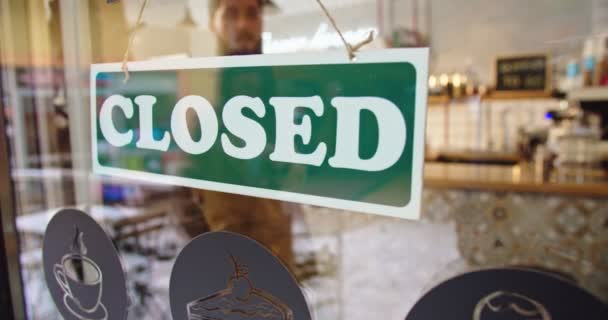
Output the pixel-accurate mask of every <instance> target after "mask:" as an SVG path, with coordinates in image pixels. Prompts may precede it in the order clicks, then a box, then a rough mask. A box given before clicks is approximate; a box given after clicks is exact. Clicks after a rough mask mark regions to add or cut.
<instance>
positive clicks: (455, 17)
mask: <svg viewBox="0 0 608 320" xmlns="http://www.w3.org/2000/svg"><path fill="white" fill-rule="evenodd" d="M323 2H324V3H325V4H326V6H327V9H328V10H329V12H330V13H331V14H332V16H333V18H334V19H335V22H336V23H337V25H338V26H339V28H340V29H341V31H342V34H343V35H344V37H345V39H346V40H347V41H348V42H349V43H352V44H355V43H357V42H359V41H361V40H363V39H365V38H366V37H367V36H368V34H369V32H370V31H372V32H373V33H374V35H375V38H374V41H372V42H371V43H369V44H366V45H365V46H363V47H362V48H361V50H381V49H385V48H393V47H399V48H401V47H430V49H431V57H430V60H431V63H430V66H429V74H430V77H429V79H428V85H429V103H428V112H427V135H426V154H425V156H426V165H425V169H424V175H425V187H424V192H423V200H422V202H423V208H422V219H421V220H420V221H410V220H403V219H396V218H388V217H382V216H376V215H368V214H363V213H358V212H349V211H344V210H334V209H327V208H322V207H316V206H311V205H302V204H296V203H287V202H279V201H274V200H267V199H261V198H252V197H246V196H239V195H229V194H222V193H217V192H211V191H205V190H195V189H190V188H185V187H178V186H171V185H167V184H157V183H153V182H147V181H145V180H141V179H136V177H134V176H124V177H110V176H105V175H97V174H93V172H92V169H91V163H92V161H93V159H92V151H91V150H92V146H91V141H92V139H91V137H90V134H91V115H90V107H91V106H90V103H91V102H90V101H91V96H90V91H89V88H90V85H91V83H90V74H89V72H90V68H91V67H90V66H91V64H97V63H110V62H121V61H123V57H124V56H125V55H126V56H127V58H128V60H129V61H143V60H152V61H157V62H159V63H165V62H166V63H167V64H169V63H170V62H171V61H173V60H175V59H186V58H189V57H205V56H215V55H228V54H231V55H236V54H243V53H263V54H264V55H265V57H268V59H273V54H290V53H299V52H316V53H317V54H319V55H320V56H321V55H323V54H324V53H325V52H327V51H328V50H340V51H343V52H344V54H345V55H346V50H345V49H344V43H343V42H342V38H341V37H340V35H339V34H338V33H337V32H336V31H335V30H334V26H333V25H332V23H331V21H330V20H328V19H327V17H326V16H325V15H324V13H323V11H321V10H320V9H319V6H318V4H317V2H316V1H314V0H310V1H292V0H274V1H266V0H265V1H261V3H264V8H263V9H261V11H258V10H260V9H259V8H258V3H259V2H258V1H257V0H247V1H245V0H238V1H236V0H220V1H218V3H219V6H220V7H219V9H217V8H216V9H209V6H208V5H209V2H208V1H198V0H150V1H147V2H146V3H147V5H146V7H145V8H143V15H142V18H141V21H139V23H138V16H139V14H140V10H142V4H143V3H144V1H136V0H122V1H103V0H83V1H67V0H66V1H63V0H62V1H52V0H0V9H1V10H0V70H1V73H2V74H1V75H2V82H1V83H2V88H1V89H2V92H3V95H2V97H3V98H4V100H3V101H2V102H1V105H2V109H3V110H2V112H4V114H5V116H6V118H7V128H6V132H2V133H0V138H2V139H6V140H7V141H8V142H9V144H10V168H11V179H12V181H13V186H14V190H15V193H16V206H17V208H16V214H15V221H16V226H17V232H18V235H19V243H20V261H21V271H20V272H21V276H22V278H23V289H24V300H25V301H24V303H25V306H26V310H27V316H28V319H55V318H58V317H59V315H58V313H57V309H56V307H55V306H54V303H53V301H52V299H51V297H50V296H49V293H48V290H47V288H46V283H45V280H44V273H43V270H42V254H41V250H42V241H43V237H44V232H45V230H46V225H47V224H48V221H49V220H50V219H51V218H52V217H53V215H54V213H56V212H57V210H59V209H61V208H66V207H76V208H80V209H82V210H84V211H85V212H87V213H88V214H90V215H91V216H92V217H94V218H95V219H96V220H97V221H98V222H99V223H100V224H101V225H102V226H103V227H104V228H105V230H106V232H107V233H108V235H109V236H110V237H111V239H112V241H113V242H114V244H115V245H116V248H117V250H118V252H119V254H120V257H121V259H122V262H123V264H124V270H125V273H126V278H127V288H128V290H129V292H128V294H129V297H130V301H131V303H132V307H131V309H130V313H129V319H159V320H160V319H171V312H170V306H169V278H170V273H171V269H172V266H173V264H174V262H175V259H176V256H177V255H178V253H179V252H180V251H181V249H182V248H183V247H184V246H185V245H186V244H187V243H188V242H189V241H190V240H191V239H193V238H194V237H196V236H198V235H200V234H203V233H206V232H210V231H219V230H231V231H235V232H238V233H241V234H244V235H247V236H250V237H252V238H254V239H256V240H258V241H259V242H261V243H262V244H263V245H264V246H266V247H268V248H269V249H270V250H271V251H272V252H273V253H274V254H275V255H276V256H277V257H279V258H280V259H281V260H282V262H283V263H284V264H285V265H286V266H287V267H288V268H289V270H290V271H291V272H292V273H293V274H294V276H295V278H296V279H297V281H298V284H299V285H300V287H301V288H302V290H303V292H304V294H305V297H306V299H307V302H308V303H309V305H310V308H311V312H312V313H313V314H314V319H349V320H353V319H370V318H371V319H404V318H405V317H406V315H407V314H408V312H409V311H410V310H411V309H412V307H413V306H414V304H415V303H416V302H417V301H419V300H420V298H421V297H422V296H423V295H424V293H426V292H427V291H428V290H430V289H431V288H433V287H435V286H436V285H438V284H439V283H441V282H442V281H443V280H445V279H448V278H450V277H452V276H454V275H457V274H461V273H463V272H468V271H472V270H477V269H483V268H494V267H501V268H502V267H525V268H534V269H535V270H543V271H544V272H550V273H552V274H557V275H560V276H563V277H564V278H567V279H568V281H572V282H574V283H576V284H577V285H580V286H581V287H582V288H584V290H586V291H587V292H590V293H592V294H593V295H595V296H596V297H599V298H600V299H601V300H602V301H604V302H606V301H608V276H607V274H608V272H607V270H608V251H607V248H608V191H607V190H608V187H607V186H608V184H607V182H608V180H607V179H608V178H607V176H608V175H607V171H606V168H607V166H606V160H607V159H608V152H607V149H608V148H607V147H606V143H607V142H606V138H607V137H608V134H607V132H608V131H607V130H606V128H607V123H608V121H607V120H606V114H607V112H606V110H608V108H606V104H607V103H608V102H607V101H608V89H607V88H608V48H607V47H606V46H607V44H608V42H607V40H606V39H607V38H606V37H607V34H608V24H607V23H606V21H607V17H608V14H607V13H606V12H608V2H607V1H605V0H584V1H528V0H513V1H508V2H504V3H498V2H495V1H483V0H475V1H465V0H452V1H447V0H340V1H338V0H331V1H330V0H326V1H323ZM250 6H253V7H254V8H253V9H251V8H250ZM233 7H234V8H233ZM131 34H133V38H132V39H130V35H131ZM129 44H131V45H130V48H129V50H128V51H127V47H128V45H129ZM535 66H536V67H535ZM385 67H386V72H387V73H391V72H392V73H394V74H395V76H397V75H401V74H402V73H406V72H407V70H403V69H402V68H401V66H393V65H387V66H385ZM332 70H333V72H334V73H335V75H336V77H337V78H345V79H350V80H349V81H351V82H352V83H353V86H358V87H360V88H362V89H361V90H363V89H365V88H366V86H367V84H368V83H370V82H372V81H373V77H374V74H373V73H371V72H370V71H368V70H365V66H364V65H362V66H361V70H362V71H361V72H363V73H364V76H362V77H358V76H357V75H356V74H355V73H349V71H348V70H346V71H345V69H342V68H341V67H340V66H335V67H334V69H332ZM499 71H500V72H499ZM227 72H228V73H229V74H221V73H220V72H218V71H213V70H212V71H209V70H207V71H204V72H203V71H197V72H185V71H182V72H175V73H173V74H168V73H162V74H161V73H158V74H155V73H154V72H146V74H145V75H142V72H131V73H130V79H129V82H127V84H124V83H123V80H124V74H123V73H105V74H101V75H100V76H98V77H97V78H96V79H95V81H96V84H97V85H98V86H102V85H103V86H106V87H107V88H108V89H112V92H113V93H117V92H120V93H122V94H124V95H125V96H128V97H130V98H134V97H136V96H138V95H142V94H147V93H148V94H149V93H152V94H153V95H154V96H156V97H157V99H158V101H157V104H159V105H163V106H165V105H171V106H173V105H174V104H175V103H176V101H177V100H178V99H179V98H180V97H182V96H184V95H186V94H201V95H203V94H204V95H206V96H209V97H210V100H211V101H212V104H213V105H214V106H222V105H224V104H225V102H226V100H227V97H229V96H232V95H233V94H234V93H233V92H231V91H230V90H228V89H226V90H227V91H225V92H224V91H222V88H220V87H221V84H222V82H223V78H229V79H232V80H234V82H235V83H231V84H230V85H229V86H228V85H226V87H229V88H232V89H235V90H239V92H241V93H242V94H247V93H249V94H250V95H252V96H264V92H263V88H258V87H256V84H258V83H262V82H264V83H267V82H268V81H272V82H273V83H274V85H273V88H275V89H276V90H277V91H279V92H281V93H283V94H284V95H286V96H289V95H294V92H295V94H297V95H300V96H311V95H314V93H315V92H317V91H324V92H331V91H332V90H337V89H336V88H334V87H332V83H331V81H330V80H331V79H329V80H328V81H327V82H326V83H321V84H319V83H314V81H308V80H307V77H308V76H310V74H312V73H314V72H315V70H314V68H305V67H300V66H294V67H293V69H292V70H291V71H290V72H289V73H288V74H282V75H273V76H269V77H267V78H264V79H257V78H255V77H254V78H253V79H252V78H250V77H248V69H247V68H242V69H239V68H235V69H232V70H229V71H227ZM268 72H269V73H272V70H270V71H268ZM501 72H502V73H501ZM230 73H231V74H230ZM499 75H500V77H499ZM425 81H426V79H425ZM214 85H215V86H216V88H215V90H212V89H209V88H212V87H214ZM380 89H381V90H386V91H387V92H399V93H402V91H398V90H396V89H395V88H393V87H391V86H389V85H387V86H385V87H384V88H380ZM501 89H502V90H501ZM205 90H210V91H211V92H204V91H205ZM348 94H349V95H352V96H356V95H357V94H358V92H349V93H348ZM107 97H108V95H107V94H105V93H104V92H101V93H99V94H98V96H97V97H93V98H96V99H97V101H98V104H99V103H101V102H103V101H104V100H105V99H106V98H107ZM267 98H268V97H265V98H264V100H265V101H267V100H268V99H267ZM396 99H404V100H408V99H413V97H410V96H408V95H406V94H405V95H404V96H399V97H397V98H396ZM408 101H409V100H408ZM158 110H161V111H163V110H164V111H163V112H162V113H157V114H154V115H153V120H154V123H155V125H156V126H157V127H158V128H159V129H170V122H169V121H170V120H169V117H170V115H169V114H167V110H171V108H158ZM218 110H219V109H218ZM115 116H116V115H115ZM248 116H250V117H253V118H254V117H255V114H253V113H252V114H249V115H248ZM300 116H302V115H300ZM368 116H369V115H368ZM116 117H118V116H116ZM138 117H139V114H137V116H136V117H134V118H133V120H132V121H131V122H133V123H131V122H129V121H124V122H123V123H122V124H121V126H122V127H121V128H122V129H130V128H133V127H134V126H135V125H136V124H134V122H135V121H137V119H138ZM299 120H300V119H298V121H299ZM316 125H317V123H315V126H316ZM319 125H323V124H322V123H319ZM199 127H200V126H199ZM199 127H197V125H196V123H194V124H193V125H192V133H193V135H194V136H195V135H196V134H199V132H198V131H200V128H199ZM365 127H366V128H369V129H370V131H374V130H372V129H375V127H374V125H373V121H367V122H366V123H365ZM372 127H373V128H372ZM326 129H327V131H326V132H324V133H323V134H332V132H330V131H331V130H330V129H331V128H326ZM154 134H155V136H154V137H155V138H156V139H160V138H161V137H162V136H161V134H162V132H161V131H158V132H155V133H154ZM271 136H272V137H274V136H275V133H271ZM363 138H365V139H368V140H369V141H375V139H376V138H377V137H375V136H374V134H367V135H364V136H363ZM365 139H363V140H365ZM299 142H300V141H297V142H296V143H299ZM126 149H127V150H126V151H125V149H120V150H118V149H117V148H113V147H112V146H110V145H107V144H106V145H105V146H104V145H103V144H100V150H99V151H100V153H99V159H98V160H100V161H102V162H103V163H106V164H112V165H113V166H117V167H121V168H125V169H131V170H135V171H142V172H154V173H172V174H176V173H180V174H182V175H187V176H190V177H191V176H194V177H195V178H201V179H202V178H204V179H209V180H214V179H215V180H217V179H220V178H221V179H233V180H234V181H238V183H240V184H245V185H251V186H263V187H265V188H270V189H272V188H273V187H276V186H272V185H271V183H270V182H268V181H269V180H268V177H267V176H265V174H266V173H261V172H269V171H270V172H281V170H284V171H289V172H290V175H289V176H288V179H286V180H285V181H283V183H284V185H283V186H287V187H289V188H291V189H293V190H298V191H301V192H306V193H308V194H312V195H325V194H327V193H332V194H334V195H336V196H344V195H351V194H356V193H361V192H365V190H367V189H369V188H372V187H373V183H370V180H365V178H366V177H364V176H361V177H355V178H353V182H352V184H351V185H350V187H349V188H343V189H337V188H333V187H332V186H331V185H324V184H323V183H322V182H323V180H324V179H325V178H335V177H329V176H326V175H324V174H323V172H322V170H317V171H315V169H310V170H309V169H306V170H301V171H298V170H296V169H297V168H296V169H293V168H285V167H280V166H277V167H274V168H271V170H270V169H269V171H268V170H266V171H262V170H261V169H259V168H258V167H259V166H262V165H263V164H261V163H256V162H247V165H248V166H250V167H245V166H240V164H239V165H238V166H236V165H235V167H238V168H239V170H242V171H237V170H215V171H213V170H211V171H204V172H203V171H202V170H198V169H200V160H201V159H200V157H199V158H198V159H197V157H189V158H187V157H183V153H182V152H177V147H176V145H171V146H170V147H169V149H168V152H142V151H141V150H139V149H137V148H135V147H134V146H129V147H128V148H126ZM370 152H371V151H370ZM210 156H211V157H213V154H211V155H210ZM0 165H1V164H0ZM256 166H258V167H256ZM223 168H225V167H223ZM266 169H267V168H266ZM273 170H274V171H273ZM392 178H395V177H394V173H393V172H387V173H386V176H383V177H380V178H378V179H380V180H382V179H392ZM315 179H317V180H315ZM319 181H321V182H319ZM372 182H375V181H372ZM393 191H394V192H395V194H396V195H397V196H398V197H406V196H407V195H404V194H403V190H401V189H399V190H393ZM376 200H377V201H379V202H381V201H392V200H393V199H388V200H387V199H376ZM5 228H6V227H5ZM66 268H67V270H72V268H69V267H66ZM73 273H74V274H72V275H73V276H77V275H76V274H75V273H76V272H73ZM93 273H94V271H93ZM93 275H94V274H93ZM72 278H74V277H72Z"/></svg>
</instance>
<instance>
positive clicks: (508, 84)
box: [496, 54, 549, 92]
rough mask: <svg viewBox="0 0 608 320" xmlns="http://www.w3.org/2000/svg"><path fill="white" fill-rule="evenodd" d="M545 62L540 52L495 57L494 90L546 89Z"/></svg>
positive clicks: (546, 74) (546, 71) (546, 73)
mask: <svg viewBox="0 0 608 320" xmlns="http://www.w3.org/2000/svg"><path fill="white" fill-rule="evenodd" d="M547 62H548V59H547V56H546V55H540V54H539V55H529V56H517V57H501V58H498V59H496V91H509V92H513V91H525V92H529V91H546V90H547V88H548V84H549V79H548V75H549V72H548V66H547Z"/></svg>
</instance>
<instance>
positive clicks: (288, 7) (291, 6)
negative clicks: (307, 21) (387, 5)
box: [273, 0, 376, 15]
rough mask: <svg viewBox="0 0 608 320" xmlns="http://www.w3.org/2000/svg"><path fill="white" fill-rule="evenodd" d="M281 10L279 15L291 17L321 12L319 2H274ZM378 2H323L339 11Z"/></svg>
mask: <svg viewBox="0 0 608 320" xmlns="http://www.w3.org/2000/svg"><path fill="white" fill-rule="evenodd" d="M273 1H274V2H275V3H276V4H277V5H278V6H279V8H280V9H281V12H280V13H279V14H285V15H291V14H300V13H305V12H310V11H315V10H320V8H319V4H318V3H317V0H273ZM375 1H376V0H322V2H323V4H325V6H326V7H327V8H329V9H337V8H342V7H347V6H352V5H354V4H359V3H366V2H375Z"/></svg>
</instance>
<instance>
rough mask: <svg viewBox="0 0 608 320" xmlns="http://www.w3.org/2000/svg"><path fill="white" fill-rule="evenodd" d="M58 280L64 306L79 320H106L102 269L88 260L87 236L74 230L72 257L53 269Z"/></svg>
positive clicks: (62, 260) (70, 255)
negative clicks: (85, 238) (62, 293)
mask: <svg viewBox="0 0 608 320" xmlns="http://www.w3.org/2000/svg"><path fill="white" fill-rule="evenodd" d="M53 273H54V275H55V280H56V281H57V284H59V287H60V288H61V290H63V292H64V295H63V303H64V305H65V307H66V308H67V310H68V311H69V312H70V313H71V314H72V315H73V316H75V317H76V318H78V319H80V320H106V319H107V317H108V312H107V310H106V307H105V306H104V305H103V303H101V295H102V292H103V288H102V282H103V281H102V279H103V274H102V272H101V269H100V268H99V266H98V265H97V263H95V261H93V260H92V259H90V258H89V257H88V256H87V247H86V245H85V243H84V233H83V232H81V231H80V230H79V229H78V227H77V226H74V237H73V241H72V244H71V246H70V253H68V254H66V255H64V256H63V257H62V258H61V261H60V262H59V263H57V264H55V265H54V267H53Z"/></svg>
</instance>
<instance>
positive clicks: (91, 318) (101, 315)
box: [63, 294, 108, 320]
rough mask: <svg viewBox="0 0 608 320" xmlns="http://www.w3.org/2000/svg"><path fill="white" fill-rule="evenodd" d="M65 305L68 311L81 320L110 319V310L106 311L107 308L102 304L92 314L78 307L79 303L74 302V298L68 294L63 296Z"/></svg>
mask: <svg viewBox="0 0 608 320" xmlns="http://www.w3.org/2000/svg"><path fill="white" fill-rule="evenodd" d="M63 303H64V304H65V306H66V308H68V310H69V311H70V312H71V313H72V314H73V315H74V316H75V317H77V318H78V319H80V320H104V319H108V310H106V307H105V306H104V305H103V304H101V303H100V304H99V306H97V309H95V310H93V311H92V312H87V311H85V310H82V309H81V308H80V306H79V305H78V301H76V300H74V298H72V296H69V295H67V294H66V295H64V296H63Z"/></svg>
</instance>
